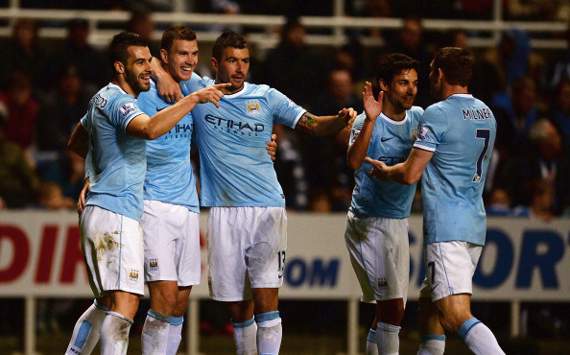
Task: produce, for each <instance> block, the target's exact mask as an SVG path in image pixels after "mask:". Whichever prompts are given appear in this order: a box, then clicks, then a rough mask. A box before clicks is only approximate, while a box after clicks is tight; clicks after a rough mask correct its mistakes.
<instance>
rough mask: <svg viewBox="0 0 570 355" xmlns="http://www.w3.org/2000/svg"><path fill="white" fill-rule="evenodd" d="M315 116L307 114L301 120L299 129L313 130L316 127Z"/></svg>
mask: <svg viewBox="0 0 570 355" xmlns="http://www.w3.org/2000/svg"><path fill="white" fill-rule="evenodd" d="M315 123H316V122H315V116H314V115H313V114H312V113H310V112H305V113H304V114H303V116H301V119H300V120H299V123H298V125H299V127H300V128H304V129H311V128H313V126H314V125H315Z"/></svg>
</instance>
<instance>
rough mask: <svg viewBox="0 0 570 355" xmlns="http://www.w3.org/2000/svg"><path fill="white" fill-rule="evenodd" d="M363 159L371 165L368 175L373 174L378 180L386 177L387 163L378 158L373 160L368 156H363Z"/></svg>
mask: <svg viewBox="0 0 570 355" xmlns="http://www.w3.org/2000/svg"><path fill="white" fill-rule="evenodd" d="M364 161H365V162H367V163H369V164H371V165H372V169H370V170H369V171H368V172H367V173H368V175H370V176H373V177H375V178H377V179H379V180H387V179H388V169H389V167H388V165H386V164H385V163H384V162H381V161H380V160H375V159H372V158H370V157H366V158H364Z"/></svg>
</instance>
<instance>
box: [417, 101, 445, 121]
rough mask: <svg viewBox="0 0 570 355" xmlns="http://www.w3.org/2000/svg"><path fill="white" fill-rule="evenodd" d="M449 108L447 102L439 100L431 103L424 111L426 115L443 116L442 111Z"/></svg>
mask: <svg viewBox="0 0 570 355" xmlns="http://www.w3.org/2000/svg"><path fill="white" fill-rule="evenodd" d="M447 109H448V107H447V104H446V102H444V101H439V102H436V103H434V104H431V105H429V106H428V107H427V108H426V109H425V110H424V112H423V116H424V117H429V116H438V117H441V115H442V113H443V112H444V111H446V110H447Z"/></svg>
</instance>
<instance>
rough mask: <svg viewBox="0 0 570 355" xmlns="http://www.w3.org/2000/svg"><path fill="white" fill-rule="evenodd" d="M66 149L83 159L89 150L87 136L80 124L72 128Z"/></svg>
mask: <svg viewBox="0 0 570 355" xmlns="http://www.w3.org/2000/svg"><path fill="white" fill-rule="evenodd" d="M67 149H68V150H69V151H71V152H73V153H75V154H77V155H79V156H80V157H81V158H83V159H85V156H86V155H87V150H88V149H89V134H88V133H87V131H86V130H85V127H83V125H82V124H81V123H78V124H76V125H75V127H74V128H73V131H72V132H71V137H69V141H67Z"/></svg>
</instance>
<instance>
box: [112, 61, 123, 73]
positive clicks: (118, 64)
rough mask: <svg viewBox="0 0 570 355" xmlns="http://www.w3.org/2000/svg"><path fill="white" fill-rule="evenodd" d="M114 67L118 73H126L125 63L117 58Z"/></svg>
mask: <svg viewBox="0 0 570 355" xmlns="http://www.w3.org/2000/svg"><path fill="white" fill-rule="evenodd" d="M113 67H114V68H115V72H116V73H117V74H125V65H124V64H123V63H121V62H120V61H118V60H116V61H115V62H114V63H113Z"/></svg>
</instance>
